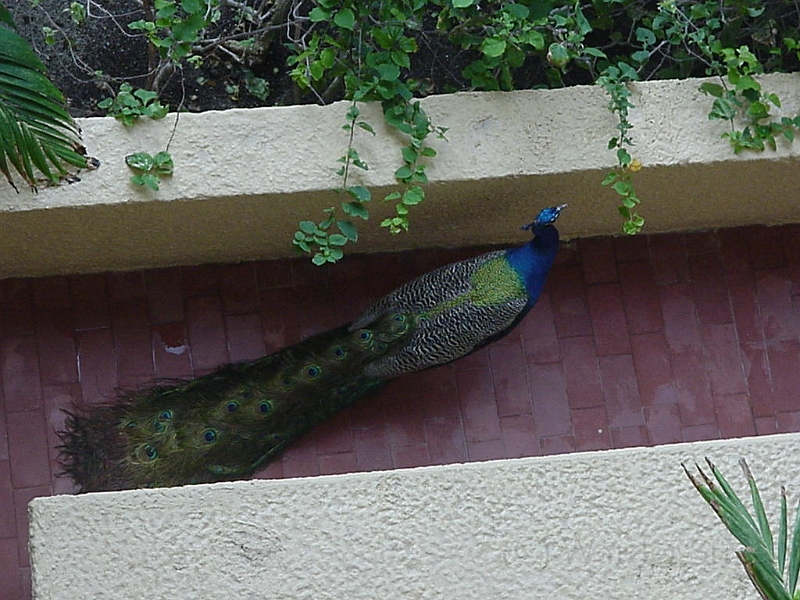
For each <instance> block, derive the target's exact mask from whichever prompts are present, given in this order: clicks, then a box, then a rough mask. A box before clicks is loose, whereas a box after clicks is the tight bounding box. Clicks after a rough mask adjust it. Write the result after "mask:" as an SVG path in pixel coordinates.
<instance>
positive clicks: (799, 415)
mask: <svg viewBox="0 0 800 600" xmlns="http://www.w3.org/2000/svg"><path fill="white" fill-rule="evenodd" d="M775 429H776V430H777V433H797V432H800V411H797V410H794V411H788V412H779V413H778V414H776V415H775Z"/></svg>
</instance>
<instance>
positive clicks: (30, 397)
mask: <svg viewBox="0 0 800 600" xmlns="http://www.w3.org/2000/svg"><path fill="white" fill-rule="evenodd" d="M0 361H2V368H0V373H2V379H3V397H4V400H5V408H6V410H7V411H8V412H14V411H20V410H35V409H37V408H39V407H41V405H42V390H41V383H40V381H41V376H40V371H39V351H38V347H37V344H36V338H35V337H34V336H31V335H25V336H16V337H10V338H5V339H3V340H0Z"/></svg>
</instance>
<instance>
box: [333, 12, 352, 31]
mask: <svg viewBox="0 0 800 600" xmlns="http://www.w3.org/2000/svg"><path fill="white" fill-rule="evenodd" d="M333 22H334V23H336V25H338V26H339V27H341V28H342V29H349V30H351V31H352V29H353V26H354V25H355V22H356V16H355V14H353V11H352V10H351V9H349V8H343V9H342V10H340V11H338V12H337V13H336V14H335V15H334V16H333Z"/></svg>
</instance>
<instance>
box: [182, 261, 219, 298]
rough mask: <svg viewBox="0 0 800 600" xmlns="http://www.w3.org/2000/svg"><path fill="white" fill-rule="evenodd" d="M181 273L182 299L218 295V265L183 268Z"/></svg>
mask: <svg viewBox="0 0 800 600" xmlns="http://www.w3.org/2000/svg"><path fill="white" fill-rule="evenodd" d="M182 273H183V296H184V298H195V297H197V296H218V295H219V293H220V284H221V277H220V266H219V265H198V266H196V267H184V268H183V269H182Z"/></svg>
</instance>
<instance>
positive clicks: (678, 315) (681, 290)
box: [659, 284, 703, 352]
mask: <svg viewBox="0 0 800 600" xmlns="http://www.w3.org/2000/svg"><path fill="white" fill-rule="evenodd" d="M659 292H660V293H659V297H660V301H661V313H662V316H663V318H664V335H665V336H666V339H667V344H668V345H669V349H670V350H671V351H672V352H685V351H687V350H694V351H701V350H702V347H703V344H702V340H701V338H700V328H699V326H698V324H697V318H696V312H695V305H694V300H693V299H692V294H691V288H690V287H689V286H688V285H687V284H675V285H667V286H663V287H662V288H661V289H660V290H659Z"/></svg>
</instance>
